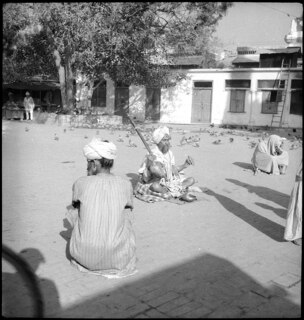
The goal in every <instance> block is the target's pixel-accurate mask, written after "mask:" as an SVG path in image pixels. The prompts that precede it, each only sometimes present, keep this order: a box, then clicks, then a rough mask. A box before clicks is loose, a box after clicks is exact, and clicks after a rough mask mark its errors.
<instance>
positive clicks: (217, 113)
mask: <svg viewBox="0 0 304 320" xmlns="http://www.w3.org/2000/svg"><path fill="white" fill-rule="evenodd" d="M279 71H280V69H273V68H272V69H260V68H258V69H251V70H248V69H237V70H235V69H234V70H231V69H223V70H216V69H196V70H194V69H193V70H188V72H187V76H188V78H189V79H188V80H185V81H183V82H181V83H180V84H179V85H178V86H177V87H174V88H170V89H162V97H161V119H160V122H171V123H191V108H192V91H193V89H192V86H193V81H212V82H213V92H212V107H211V122H212V123H215V124H238V125H249V124H250V125H256V126H266V125H268V126H270V124H271V119H272V114H262V113H261V109H262V92H261V91H258V90H257V80H263V79H265V80H267V79H269V80H274V79H276V78H277V76H278V72H279ZM287 78H288V74H287V73H286V72H283V73H282V75H281V79H282V80H284V79H285V80H287ZM295 78H297V79H302V71H301V70H299V69H293V71H291V72H290V80H291V79H295ZM228 79H250V80H251V88H250V89H249V90H246V95H245V111H244V113H232V112H230V111H229V104H230V92H231V91H229V90H226V89H225V80H228ZM290 83H291V81H289V83H288V93H287V97H286V102H285V108H284V114H283V126H285V127H302V116H297V115H289V105H290Z"/></svg>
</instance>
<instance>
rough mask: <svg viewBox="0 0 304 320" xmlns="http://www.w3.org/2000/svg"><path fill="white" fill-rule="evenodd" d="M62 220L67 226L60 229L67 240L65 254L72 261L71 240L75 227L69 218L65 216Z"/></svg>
mask: <svg viewBox="0 0 304 320" xmlns="http://www.w3.org/2000/svg"><path fill="white" fill-rule="evenodd" d="M62 221H63V227H64V228H66V230H63V231H60V232H59V234H60V235H61V237H62V238H63V239H64V240H65V241H66V242H67V243H66V247H65V256H66V258H67V259H68V260H69V261H70V260H71V257H72V256H71V254H70V240H71V236H72V231H73V227H72V226H71V224H70V222H69V220H68V219H67V218H64V219H63V220H62Z"/></svg>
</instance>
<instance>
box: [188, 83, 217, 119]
mask: <svg viewBox="0 0 304 320" xmlns="http://www.w3.org/2000/svg"><path fill="white" fill-rule="evenodd" d="M195 82H209V83H211V87H210V89H211V98H210V113H209V120H208V122H207V123H211V119H212V103H213V84H214V80H193V81H192V105H191V120H192V106H193V92H194V90H206V89H209V88H202V89H199V88H195V87H194V83H195ZM191 123H202V122H192V121H191Z"/></svg>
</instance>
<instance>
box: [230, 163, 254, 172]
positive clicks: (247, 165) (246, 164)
mask: <svg viewBox="0 0 304 320" xmlns="http://www.w3.org/2000/svg"><path fill="white" fill-rule="evenodd" d="M233 164H234V165H236V166H239V167H241V168H243V169H246V170H251V171H253V167H252V163H247V162H233Z"/></svg>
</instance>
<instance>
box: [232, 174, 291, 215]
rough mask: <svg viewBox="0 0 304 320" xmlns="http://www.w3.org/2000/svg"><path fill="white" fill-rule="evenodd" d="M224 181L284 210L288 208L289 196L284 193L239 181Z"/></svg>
mask: <svg viewBox="0 0 304 320" xmlns="http://www.w3.org/2000/svg"><path fill="white" fill-rule="evenodd" d="M226 180H227V181H229V182H231V183H234V184H236V185H237V186H241V187H243V188H246V189H247V190H248V192H250V193H255V194H256V195H258V196H259V197H260V198H263V199H266V200H270V201H273V202H275V203H277V204H278V205H280V206H282V207H284V208H286V209H287V207H288V203H289V198H290V196H289V195H287V194H285V193H282V192H279V191H276V190H273V189H270V188H267V187H257V186H253V185H250V184H248V183H245V182H241V181H238V180H235V179H226Z"/></svg>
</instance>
